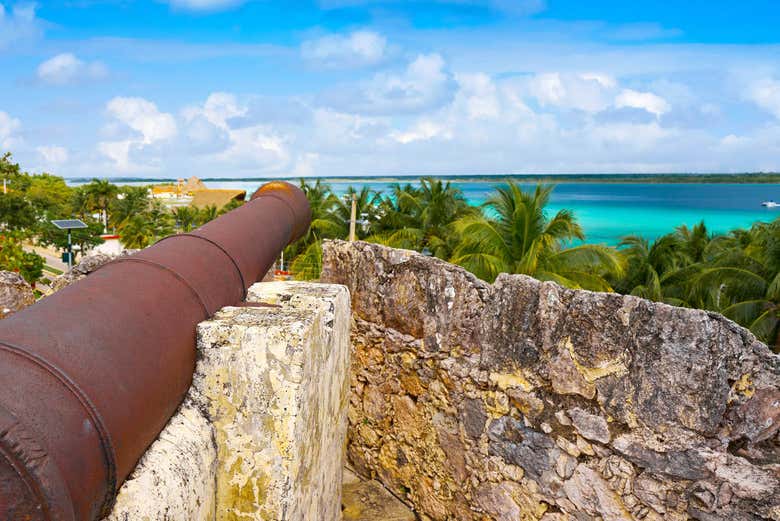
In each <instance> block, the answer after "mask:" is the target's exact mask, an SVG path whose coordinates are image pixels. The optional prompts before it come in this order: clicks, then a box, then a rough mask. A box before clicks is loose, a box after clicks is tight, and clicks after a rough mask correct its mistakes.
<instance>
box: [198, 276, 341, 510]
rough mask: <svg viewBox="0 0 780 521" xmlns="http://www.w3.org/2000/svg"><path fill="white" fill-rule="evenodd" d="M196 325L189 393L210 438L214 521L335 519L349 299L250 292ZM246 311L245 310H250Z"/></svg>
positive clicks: (317, 287) (293, 287) (279, 285)
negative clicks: (211, 431) (242, 304)
mask: <svg viewBox="0 0 780 521" xmlns="http://www.w3.org/2000/svg"><path fill="white" fill-rule="evenodd" d="M247 300H248V302H250V303H251V302H259V303H262V307H240V308H230V307H229V308H224V309H222V310H221V311H219V312H218V313H217V314H216V315H215V316H214V317H213V318H212V319H211V320H208V321H206V322H203V323H201V324H200V325H199V327H198V351H199V355H200V359H199V362H198V365H197V369H196V372H195V377H194V380H193V387H192V390H191V395H192V398H193V401H194V403H196V404H197V406H198V407H199V408H201V410H203V411H204V412H205V413H206V415H207V417H208V418H209V420H210V422H211V423H212V425H213V427H214V430H215V438H216V444H217V447H218V455H217V478H216V483H217V490H216V503H217V505H216V513H217V516H216V519H217V520H218V521H223V520H224V521H228V520H230V521H233V520H274V521H285V520H290V521H304V520H310V519H317V520H324V521H325V520H337V519H339V518H340V515H341V475H342V467H343V463H344V438H345V431H346V422H347V417H346V414H347V404H348V400H349V378H348V375H349V324H350V317H349V293H348V292H347V290H346V288H344V287H343V286H336V285H325V284H312V283H292V282H274V283H263V284H256V285H255V286H253V287H252V288H251V289H250V291H249V296H248V299H247ZM250 306H251V304H250Z"/></svg>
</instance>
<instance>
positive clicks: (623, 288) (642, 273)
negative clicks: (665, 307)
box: [615, 233, 690, 305]
mask: <svg viewBox="0 0 780 521" xmlns="http://www.w3.org/2000/svg"><path fill="white" fill-rule="evenodd" d="M684 246H685V243H684V242H683V240H682V239H681V237H680V235H678V234H676V233H673V234H667V235H663V236H661V237H659V238H658V239H656V240H655V241H653V242H652V243H650V242H649V241H648V240H647V239H645V238H644V237H640V236H638V235H629V236H627V237H624V238H623V240H621V241H620V243H619V244H618V248H620V252H621V253H622V254H623V256H624V257H625V260H626V263H627V264H626V267H627V269H626V273H625V276H624V277H622V278H621V279H619V280H618V281H617V282H616V283H615V289H616V290H617V291H618V292H619V293H626V294H631V295H635V296H637V297H642V298H646V299H649V300H654V301H657V302H666V303H667V304H673V305H685V304H686V302H685V299H684V296H683V294H684V293H685V291H686V290H684V289H683V290H680V289H679V287H678V285H677V284H676V282H677V281H678V280H679V279H680V278H681V275H682V274H684V273H687V271H686V272H683V271H681V270H683V269H685V268H688V267H689V266H690V258H689V257H688V256H687V255H686V253H685V252H684ZM688 271H690V270H688Z"/></svg>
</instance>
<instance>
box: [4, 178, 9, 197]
mask: <svg viewBox="0 0 780 521" xmlns="http://www.w3.org/2000/svg"><path fill="white" fill-rule="evenodd" d="M5 183H6V178H5V177H4V178H3V193H4V194H7V193H8V188H6V186H5Z"/></svg>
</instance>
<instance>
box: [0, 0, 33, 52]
mask: <svg viewBox="0 0 780 521" xmlns="http://www.w3.org/2000/svg"><path fill="white" fill-rule="evenodd" d="M42 33H43V27H42V24H41V20H40V19H39V18H38V17H37V16H36V14H35V4H17V5H15V6H14V7H13V9H11V10H10V11H9V10H7V9H6V8H5V6H4V5H3V4H2V3H0V49H2V48H3V47H7V46H9V45H13V44H15V43H19V42H23V41H26V40H31V39H35V38H37V37H39V36H40V35H41V34H42Z"/></svg>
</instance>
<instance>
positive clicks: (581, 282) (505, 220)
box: [452, 182, 623, 291]
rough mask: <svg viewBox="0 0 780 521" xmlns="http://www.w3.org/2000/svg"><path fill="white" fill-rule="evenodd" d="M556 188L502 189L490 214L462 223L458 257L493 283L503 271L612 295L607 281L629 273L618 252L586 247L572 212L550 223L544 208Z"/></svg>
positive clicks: (561, 213) (513, 185) (458, 225)
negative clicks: (626, 272)
mask: <svg viewBox="0 0 780 521" xmlns="http://www.w3.org/2000/svg"><path fill="white" fill-rule="evenodd" d="M552 190H553V187H552V186H541V185H537V187H536V189H535V190H534V191H533V192H525V191H523V190H522V189H521V188H520V186H518V185H517V184H516V183H513V182H510V183H509V184H508V186H506V187H501V188H498V189H497V190H496V192H495V193H494V194H493V195H492V196H491V197H490V198H489V199H488V200H487V201H486V202H485V204H484V205H483V206H484V208H485V210H486V214H481V215H473V216H468V217H464V218H462V219H460V220H459V221H458V222H457V223H456V229H457V231H458V232H459V235H460V237H461V242H460V244H459V245H458V246H457V248H456V250H455V253H454V255H453V258H452V262H454V263H456V264H460V265H461V266H463V267H465V268H466V269H468V270H469V271H471V272H472V273H474V274H475V275H477V276H478V277H480V278H483V279H485V280H487V281H491V282H492V281H493V280H495V278H496V276H497V275H498V274H499V273H501V272H507V273H524V274H526V275H531V276H533V277H536V278H537V279H540V280H552V281H555V282H558V283H559V284H562V285H564V286H567V287H572V288H585V289H591V290H601V291H611V289H612V288H611V287H610V285H609V283H608V282H607V281H606V280H605V278H604V277H605V276H607V275H612V276H619V275H620V274H622V272H623V264H622V259H621V257H620V255H619V254H618V253H617V251H616V250H614V249H613V248H609V247H607V246H601V245H593V244H582V245H579V246H573V247H567V246H568V245H569V244H570V243H571V241H573V240H583V239H584V238H585V237H584V234H583V232H582V228H581V227H580V225H579V224H577V221H576V219H575V218H574V216H573V215H572V213H571V212H569V211H568V210H560V211H559V212H558V213H557V214H555V215H554V216H553V217H552V218H548V217H547V216H546V214H545V211H544V208H545V206H546V205H547V203H548V202H549V200H550V194H551V192H552Z"/></svg>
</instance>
